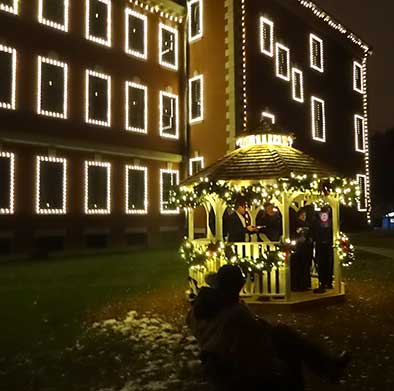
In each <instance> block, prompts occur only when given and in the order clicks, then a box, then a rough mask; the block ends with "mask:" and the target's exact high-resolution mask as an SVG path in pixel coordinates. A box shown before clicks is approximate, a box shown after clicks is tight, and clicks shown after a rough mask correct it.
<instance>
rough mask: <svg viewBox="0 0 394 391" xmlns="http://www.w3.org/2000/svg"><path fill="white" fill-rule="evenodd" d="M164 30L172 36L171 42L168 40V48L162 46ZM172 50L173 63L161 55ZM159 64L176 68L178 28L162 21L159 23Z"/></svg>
mask: <svg viewBox="0 0 394 391" xmlns="http://www.w3.org/2000/svg"><path fill="white" fill-rule="evenodd" d="M164 31H167V32H168V33H170V34H171V36H172V37H173V40H172V41H171V42H172V44H171V42H170V46H169V48H163V43H164V42H163V32H164ZM172 51H173V52H174V63H171V62H168V61H165V60H164V59H163V56H164V55H166V54H167V53H170V52H172ZM159 64H160V65H162V66H163V67H166V68H169V69H172V70H175V71H176V70H178V30H177V29H176V28H173V27H170V26H167V25H165V24H163V23H160V24H159Z"/></svg>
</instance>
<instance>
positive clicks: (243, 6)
mask: <svg viewBox="0 0 394 391" xmlns="http://www.w3.org/2000/svg"><path fill="white" fill-rule="evenodd" d="M241 28H242V47H241V49H242V101H243V107H242V110H243V120H242V125H243V129H247V127H248V95H247V84H248V77H247V72H246V53H247V52H246V4H245V0H241Z"/></svg>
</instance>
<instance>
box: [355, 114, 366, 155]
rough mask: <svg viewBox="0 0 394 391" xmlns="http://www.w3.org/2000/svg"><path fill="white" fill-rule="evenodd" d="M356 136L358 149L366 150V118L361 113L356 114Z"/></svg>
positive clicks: (360, 150) (359, 150)
mask: <svg viewBox="0 0 394 391" xmlns="http://www.w3.org/2000/svg"><path fill="white" fill-rule="evenodd" d="M354 137H355V142H356V151H357V152H365V144H364V142H365V131H364V118H363V117H362V116H361V115H355V116H354Z"/></svg>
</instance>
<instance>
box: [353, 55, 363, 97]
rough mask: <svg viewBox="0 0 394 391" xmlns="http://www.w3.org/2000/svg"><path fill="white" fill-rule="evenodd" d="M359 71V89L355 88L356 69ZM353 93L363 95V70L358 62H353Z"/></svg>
mask: <svg viewBox="0 0 394 391" xmlns="http://www.w3.org/2000/svg"><path fill="white" fill-rule="evenodd" d="M357 68H358V69H359V70H360V83H361V88H358V86H357V78H356V69H357ZM353 91H357V92H358V93H360V94H364V68H363V66H362V64H360V63H359V62H358V61H353Z"/></svg>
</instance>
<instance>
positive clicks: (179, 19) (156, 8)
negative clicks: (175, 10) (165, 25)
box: [129, 0, 183, 24]
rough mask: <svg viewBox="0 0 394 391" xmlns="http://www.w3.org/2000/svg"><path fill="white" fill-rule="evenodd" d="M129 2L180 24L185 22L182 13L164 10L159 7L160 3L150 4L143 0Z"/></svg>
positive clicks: (130, 0)
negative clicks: (176, 13)
mask: <svg viewBox="0 0 394 391" xmlns="http://www.w3.org/2000/svg"><path fill="white" fill-rule="evenodd" d="M129 2H130V4H133V5H135V6H137V7H140V8H141V9H142V10H144V11H148V12H150V13H153V14H157V15H159V16H160V18H165V19H168V20H170V21H172V22H176V23H179V24H182V22H183V18H182V16H181V15H175V14H171V13H170V12H164V11H163V10H162V9H161V7H159V6H158V5H149V4H146V3H144V2H142V1H141V0H129Z"/></svg>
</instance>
